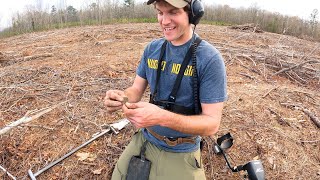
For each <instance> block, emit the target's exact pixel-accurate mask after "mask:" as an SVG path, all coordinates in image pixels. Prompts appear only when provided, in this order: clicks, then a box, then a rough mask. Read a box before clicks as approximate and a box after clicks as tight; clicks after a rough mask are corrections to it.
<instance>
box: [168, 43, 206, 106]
mask: <svg viewBox="0 0 320 180" xmlns="http://www.w3.org/2000/svg"><path fill="white" fill-rule="evenodd" d="M201 41H202V39H201V38H199V37H197V38H196V40H195V41H194V43H193V44H192V45H191V47H190V48H189V50H188V52H187V54H186V56H185V57H184V60H183V62H182V64H181V67H180V70H179V74H178V76H177V78H176V81H175V83H174V86H173V89H172V91H171V94H170V96H169V101H170V102H175V100H176V97H177V93H178V90H179V87H180V85H181V80H182V77H183V74H184V72H185V70H186V68H187V66H188V64H189V62H190V59H191V57H192V55H193V54H195V53H196V52H194V49H196V47H197V46H198V45H199V44H200V42H201ZM193 68H194V70H195V69H196V67H193ZM197 86H198V85H197Z"/></svg>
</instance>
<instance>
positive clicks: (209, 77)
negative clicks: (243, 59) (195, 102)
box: [200, 53, 228, 103]
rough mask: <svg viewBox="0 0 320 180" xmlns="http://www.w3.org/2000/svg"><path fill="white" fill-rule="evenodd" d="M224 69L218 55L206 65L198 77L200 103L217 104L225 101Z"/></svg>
mask: <svg viewBox="0 0 320 180" xmlns="http://www.w3.org/2000/svg"><path fill="white" fill-rule="evenodd" d="M227 98H228V97H227V77H226V68H225V64H224V61H223V58H222V56H221V54H220V53H217V54H216V55H214V56H213V57H212V59H211V60H210V61H209V62H208V63H207V64H206V66H205V67H204V69H203V73H202V76H201V77H200V102H201V103H218V102H224V101H226V100H227Z"/></svg>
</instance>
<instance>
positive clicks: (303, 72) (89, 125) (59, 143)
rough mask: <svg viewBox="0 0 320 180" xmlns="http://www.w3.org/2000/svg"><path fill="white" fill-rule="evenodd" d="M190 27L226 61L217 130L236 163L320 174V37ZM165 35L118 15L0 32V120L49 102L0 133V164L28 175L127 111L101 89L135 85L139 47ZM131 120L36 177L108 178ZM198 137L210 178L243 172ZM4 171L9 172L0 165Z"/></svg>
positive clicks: (285, 174)
mask: <svg viewBox="0 0 320 180" xmlns="http://www.w3.org/2000/svg"><path fill="white" fill-rule="evenodd" d="M196 32H197V33H198V34H199V35H200V36H201V37H202V38H203V39H205V40H207V41H209V42H210V43H212V44H214V46H215V47H216V48H217V49H218V50H220V52H221V53H222V55H223V57H224V60H225V63H226V67H227V76H228V96H229V99H228V101H227V102H226V103H225V108H224V112H223V118H222V124H221V127H220V130H219V132H218V133H217V134H216V135H215V136H214V137H213V139H217V137H219V136H221V135H223V134H225V133H227V132H231V134H232V135H233V137H234V145H233V147H232V148H231V149H229V150H228V154H229V157H230V158H231V159H232V165H240V164H245V163H246V162H248V161H251V160H254V159H259V160H261V161H262V163H263V166H264V170H265V173H266V179H320V131H319V127H317V125H316V124H315V123H314V122H313V121H312V119H314V120H315V121H316V120H319V116H320V94H319V89H320V65H319V59H320V49H319V43H317V42H311V41H306V40H302V39H298V38H295V37H291V36H287V35H279V34H272V33H266V32H264V33H255V32H253V31H250V30H247V31H241V30H234V29H230V28H229V27H220V26H213V25H199V26H198V27H197V30H196ZM161 36H162V33H161V31H160V30H159V28H158V25H157V24H117V25H104V26H87V27H76V28H68V29H59V30H52V31H47V32H38V33H29V34H24V35H19V36H14V37H10V38H6V39H0V130H1V128H5V127H8V125H9V124H10V123H11V122H14V121H17V120H19V119H20V118H22V117H23V116H25V114H26V113H27V112H29V113H31V115H32V114H33V115H34V114H37V113H38V112H35V110H39V109H43V108H48V107H49V108H51V109H50V110H51V111H49V112H47V113H45V114H43V115H42V116H41V117H39V118H36V119H34V120H32V121H31V122H28V123H25V124H21V125H19V126H17V127H12V129H11V131H9V132H6V133H4V134H3V135H1V137H0V165H1V166H2V167H3V168H5V169H6V170H7V171H8V172H9V173H10V174H12V175H13V176H15V177H17V179H28V175H27V171H28V169H32V171H33V172H37V171H38V170H39V169H41V168H43V167H44V166H46V165H47V164H49V163H50V162H52V161H54V160H56V159H58V158H59V157H61V156H63V155H64V154H66V153H68V152H69V151H70V150H72V149H73V148H75V147H77V146H79V145H80V144H82V143H84V142H85V141H87V140H88V139H90V138H91V137H92V135H94V134H95V133H97V132H99V131H100V130H101V125H103V124H106V123H111V122H114V121H116V120H119V119H121V118H123V115H122V113H121V112H118V113H116V114H113V115H108V114H107V113H106V109H105V108H104V106H103V98H104V94H105V92H106V91H107V90H109V89H125V88H126V87H128V86H130V85H131V83H132V81H133V78H134V76H135V69H136V66H137V65H138V63H139V60H140V56H141V55H142V53H143V49H144V47H145V46H146V44H147V43H148V42H150V41H151V40H152V39H154V38H158V37H161ZM303 62H305V63H304V64H301V63H303ZM293 66H296V67H294V68H293ZM290 67H292V68H290ZM285 68H287V69H285ZM281 70H283V72H279V71H281ZM277 72H278V73H277ZM147 97H148V94H147V93H146V94H145V98H144V100H147ZM27 115H28V114H27ZM29 115H30V114H29ZM134 130H135V129H134V127H132V126H129V127H127V128H125V129H124V130H123V131H121V133H120V134H119V135H117V136H115V135H112V134H111V135H105V136H103V137H101V138H100V139H98V140H96V141H94V142H93V143H91V144H90V145H88V146H87V147H85V148H83V149H81V150H80V151H79V153H76V154H74V155H72V156H70V157H69V158H67V159H66V160H64V161H63V162H62V163H60V164H58V165H56V166H55V167H53V168H51V169H49V170H48V171H46V172H45V173H43V174H41V175H40V176H38V178H39V179H110V175H111V173H112V170H113V167H114V165H115V163H116V161H117V159H118V157H119V156H120V154H121V152H122V151H123V150H124V148H125V146H126V145H127V143H128V142H129V141H130V137H131V136H132V135H133V133H134ZM204 139H205V146H204V149H203V151H204V153H203V156H202V158H203V163H204V166H205V170H206V175H207V178H208V179H242V175H243V173H241V174H240V175H239V174H238V173H232V172H231V171H230V170H229V169H228V168H227V166H226V163H225V161H224V159H223V157H222V156H220V155H215V154H214V153H213V152H212V141H211V140H210V139H209V138H207V137H205V138H204ZM0 177H1V179H11V178H10V177H9V176H8V175H6V174H5V173H4V172H3V171H2V170H1V169H0Z"/></svg>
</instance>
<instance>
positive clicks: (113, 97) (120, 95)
mask: <svg viewBox="0 0 320 180" xmlns="http://www.w3.org/2000/svg"><path fill="white" fill-rule="evenodd" d="M125 99H126V95H125V93H124V91H120V90H109V91H107V92H106V97H105V98H104V105H105V106H106V108H107V112H108V113H110V114H111V113H113V112H115V111H117V110H119V109H121V108H122V105H123V104H124V103H125V102H124V101H125Z"/></svg>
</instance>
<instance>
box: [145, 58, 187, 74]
mask: <svg viewBox="0 0 320 180" xmlns="http://www.w3.org/2000/svg"><path fill="white" fill-rule="evenodd" d="M166 65H167V62H166V61H162V63H161V67H162V68H161V71H164V69H165V68H166ZM148 67H149V68H150V69H158V60H156V59H150V58H148ZM180 68H181V64H177V63H173V64H172V68H171V71H170V72H171V74H178V73H179V71H180ZM192 74H193V66H191V65H188V66H187V68H186V70H185V71H184V76H192Z"/></svg>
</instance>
